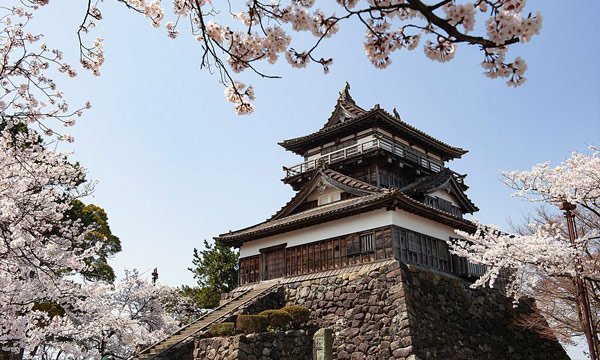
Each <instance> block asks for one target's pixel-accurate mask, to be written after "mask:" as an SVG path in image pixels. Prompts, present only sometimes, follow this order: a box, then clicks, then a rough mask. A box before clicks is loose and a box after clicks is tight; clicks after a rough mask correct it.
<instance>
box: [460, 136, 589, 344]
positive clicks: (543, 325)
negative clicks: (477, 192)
mask: <svg viewBox="0 0 600 360" xmlns="http://www.w3.org/2000/svg"><path fill="white" fill-rule="evenodd" d="M502 176H503V178H504V183H505V184H506V185H507V186H509V187H510V188H511V189H514V190H515V193H514V195H515V196H518V197H522V198H524V199H526V200H528V201H532V202H535V203H540V204H544V205H546V207H545V208H544V209H543V210H539V211H538V212H537V214H536V215H534V216H533V217H532V218H531V222H530V224H529V225H528V226H527V227H522V228H520V229H517V230H518V231H517V233H518V234H516V235H512V234H507V233H504V232H502V231H500V230H499V229H497V228H495V227H493V226H489V225H484V224H479V223H478V224H477V225H478V227H477V230H476V231H475V232H474V233H466V232H462V231H457V232H458V233H459V235H460V236H461V237H462V238H464V239H465V240H464V241H457V242H453V243H452V244H451V247H452V251H453V252H454V253H456V254H457V255H459V256H465V257H467V258H468V259H469V260H471V261H473V262H476V263H480V264H484V265H486V267H487V271H486V273H485V274H484V275H483V276H482V277H481V278H480V279H479V280H477V281H476V282H475V284H474V286H482V285H490V286H494V284H495V283H496V281H497V280H498V279H499V278H501V277H502V275H506V274H508V276H507V278H506V279H503V280H506V290H507V293H508V294H509V295H510V296H512V297H513V298H515V299H518V298H519V297H521V296H532V297H534V298H536V299H537V302H538V308H539V310H540V315H541V316H539V317H537V318H529V319H524V324H525V325H527V326H530V327H533V328H536V329H538V330H540V331H541V332H543V333H546V334H549V335H552V336H559V337H561V338H563V339H568V338H570V337H572V336H575V335H581V334H582V333H583V328H584V326H583V325H584V323H583V319H582V317H581V316H582V315H578V314H579V313H580V312H579V309H578V308H577V306H578V305H577V286H576V283H575V276H576V272H578V275H579V276H580V277H581V278H583V279H584V281H585V282H586V283H587V285H588V286H587V288H588V293H589V297H590V299H589V302H590V304H591V315H592V321H593V322H594V323H595V329H599V325H600V323H599V322H598V321H599V320H600V311H599V310H600V306H599V304H600V237H599V235H600V152H599V151H598V150H597V149H595V148H593V147H592V148H591V150H590V152H589V153H577V152H574V153H572V154H571V156H570V157H569V158H568V159H566V160H565V161H564V162H563V163H561V164H560V165H558V166H551V165H550V163H542V164H538V165H535V166H533V168H532V169H531V170H530V171H510V172H502ZM563 203H570V204H574V205H576V210H575V216H576V224H577V232H578V237H577V238H576V239H575V245H572V244H571V242H570V239H569V235H568V231H567V225H566V222H565V219H564V217H563V216H562V213H560V212H558V207H557V205H559V204H563ZM552 209H554V210H552ZM548 325H550V327H548ZM596 332H597V330H596Z"/></svg>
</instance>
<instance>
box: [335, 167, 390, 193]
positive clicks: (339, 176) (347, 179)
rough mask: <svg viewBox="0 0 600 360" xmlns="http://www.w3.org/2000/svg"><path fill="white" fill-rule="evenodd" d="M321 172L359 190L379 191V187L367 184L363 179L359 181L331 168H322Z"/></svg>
mask: <svg viewBox="0 0 600 360" xmlns="http://www.w3.org/2000/svg"><path fill="white" fill-rule="evenodd" d="M323 174H325V175H327V176H329V177H330V178H331V179H333V180H335V181H337V182H339V183H342V184H344V185H348V186H351V187H353V188H356V189H361V190H365V191H375V192H378V191H381V189H380V188H378V187H377V186H373V185H371V184H367V183H366V182H364V181H360V180H358V179H355V178H353V177H351V176H347V175H344V174H342V173H339V172H337V171H334V170H331V169H325V170H323Z"/></svg>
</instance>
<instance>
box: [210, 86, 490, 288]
mask: <svg viewBox="0 0 600 360" xmlns="http://www.w3.org/2000/svg"><path fill="white" fill-rule="evenodd" d="M393 113H394V114H390V113H388V112H387V111H385V110H383V109H381V108H380V107H379V105H375V106H374V107H373V108H372V109H370V110H365V109H363V108H361V107H360V106H358V105H357V104H356V103H355V101H354V100H353V99H352V97H351V95H350V86H349V85H348V84H346V86H345V87H344V88H343V89H342V91H340V95H339V98H338V100H337V103H336V105H335V108H334V110H333V112H332V114H331V115H330V116H329V118H328V119H327V121H326V122H325V125H324V126H323V127H322V128H321V129H320V130H318V131H316V132H314V133H311V134H309V135H306V136H302V137H298V138H294V139H289V140H285V141H283V142H281V143H280V145H281V146H282V147H284V148H285V149H286V150H289V151H292V152H294V153H296V154H298V155H300V156H302V157H303V160H304V161H303V162H301V163H300V164H297V165H294V166H290V167H284V172H285V176H284V178H283V180H282V181H283V182H284V183H286V184H289V185H291V186H292V188H293V189H294V190H295V191H296V194H295V196H294V197H293V198H292V199H291V200H290V201H289V202H288V203H287V204H285V205H284V206H283V207H282V208H281V209H280V210H279V211H278V212H277V213H276V214H274V215H273V216H272V217H271V218H269V219H268V220H266V221H264V222H262V223H259V224H256V225H254V226H250V227H248V228H245V229H241V230H237V231H232V232H229V233H226V234H221V235H219V236H218V237H216V238H215V240H217V241H221V242H222V243H224V244H227V245H230V246H234V247H238V248H240V264H239V265H240V275H239V284H240V285H244V284H251V283H255V282H259V281H261V280H269V279H274V278H280V277H291V276H299V275H304V274H310V273H315V272H321V271H328V270H334V269H339V268H343V267H346V266H350V265H355V264H361V263H368V262H375V261H380V260H384V259H392V258H395V259H397V260H400V261H401V262H404V263H409V264H411V263H412V264H418V265H424V266H429V267H432V268H435V269H438V270H441V271H444V272H448V273H452V274H455V275H459V276H463V277H474V276H478V275H480V274H481V273H482V271H483V270H484V269H483V268H482V267H481V266H480V265H477V264H470V263H468V262H467V261H466V260H465V259H462V258H459V257H457V256H454V255H451V254H450V252H449V250H448V245H447V241H449V240H451V239H452V238H456V234H455V233H454V229H461V230H467V231H469V230H474V226H473V224H472V223H471V222H470V221H468V220H466V219H463V214H467V213H473V212H475V211H477V210H478V209H477V207H476V206H475V205H474V204H473V202H472V201H471V200H470V199H469V198H468V197H467V196H466V195H465V191H466V190H467V189H468V187H467V186H466V185H465V184H464V178H465V175H459V174H457V173H455V172H454V171H452V170H450V169H449V168H448V167H446V165H445V164H446V162H447V161H449V160H453V159H457V158H460V157H461V156H462V155H464V154H466V153H467V151H466V150H463V149H461V148H458V147H454V146H451V145H448V144H446V143H444V142H442V141H440V140H438V139H436V138H434V137H433V136H431V135H428V134H426V133H424V132H422V131H420V130H418V129H416V128H415V127H413V126H411V125H409V124H407V123H406V122H404V121H402V120H401V119H400V116H399V115H398V113H397V112H396V110H395V109H394V111H393Z"/></svg>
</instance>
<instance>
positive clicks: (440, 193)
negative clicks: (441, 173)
mask: <svg viewBox="0 0 600 360" xmlns="http://www.w3.org/2000/svg"><path fill="white" fill-rule="evenodd" d="M429 195H430V196H433V197H436V196H437V197H439V198H440V199H444V200H446V201H450V202H451V203H452V205H454V206H458V201H457V200H456V198H455V197H454V195H452V194H450V193H448V191H446V190H445V189H440V190H436V191H434V192H432V193H430V194H429Z"/></svg>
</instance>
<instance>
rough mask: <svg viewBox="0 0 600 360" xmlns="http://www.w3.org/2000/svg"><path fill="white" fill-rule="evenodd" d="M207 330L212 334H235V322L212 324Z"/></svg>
mask: <svg viewBox="0 0 600 360" xmlns="http://www.w3.org/2000/svg"><path fill="white" fill-rule="evenodd" d="M209 332H210V334H211V335H212V336H233V335H235V324H234V323H232V322H224V323H221V324H212V325H211V326H210V330H209Z"/></svg>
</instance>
